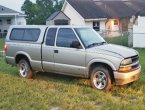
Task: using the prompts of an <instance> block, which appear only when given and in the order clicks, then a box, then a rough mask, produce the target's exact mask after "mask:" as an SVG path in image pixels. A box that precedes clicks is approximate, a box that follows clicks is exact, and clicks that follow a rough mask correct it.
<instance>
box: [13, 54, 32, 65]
mask: <svg viewBox="0 0 145 110" xmlns="http://www.w3.org/2000/svg"><path fill="white" fill-rule="evenodd" d="M21 59H26V60H28V61H29V64H30V65H31V62H30V61H31V58H30V56H29V55H28V54H27V53H25V52H17V53H16V55H15V63H16V64H18V63H19V61H20V60H21Z"/></svg>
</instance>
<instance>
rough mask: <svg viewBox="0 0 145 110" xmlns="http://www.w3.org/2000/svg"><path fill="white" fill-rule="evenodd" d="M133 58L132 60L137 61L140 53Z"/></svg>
mask: <svg viewBox="0 0 145 110" xmlns="http://www.w3.org/2000/svg"><path fill="white" fill-rule="evenodd" d="M131 59H132V62H133V63H135V62H137V61H139V56H138V55H136V56H133V57H131Z"/></svg>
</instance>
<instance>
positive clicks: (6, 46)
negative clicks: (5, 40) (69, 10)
mask: <svg viewBox="0 0 145 110" xmlns="http://www.w3.org/2000/svg"><path fill="white" fill-rule="evenodd" d="M6 51H8V45H7V44H5V45H4V52H6Z"/></svg>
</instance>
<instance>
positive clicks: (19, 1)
mask: <svg viewBox="0 0 145 110" xmlns="http://www.w3.org/2000/svg"><path fill="white" fill-rule="evenodd" d="M24 1H25V0H0V5H3V6H5V7H8V8H11V9H13V10H16V11H19V12H21V6H22V5H23V3H24ZM31 1H32V2H35V1H36V0H31Z"/></svg>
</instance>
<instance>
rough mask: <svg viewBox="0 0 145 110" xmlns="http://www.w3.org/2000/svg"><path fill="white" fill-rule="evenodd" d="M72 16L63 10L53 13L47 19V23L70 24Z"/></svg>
mask: <svg viewBox="0 0 145 110" xmlns="http://www.w3.org/2000/svg"><path fill="white" fill-rule="evenodd" d="M69 24H70V18H69V17H68V16H67V15H65V14H64V13H63V12H62V11H58V12H55V13H53V14H52V15H51V16H50V17H49V18H48V19H47V21H46V25H69Z"/></svg>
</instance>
